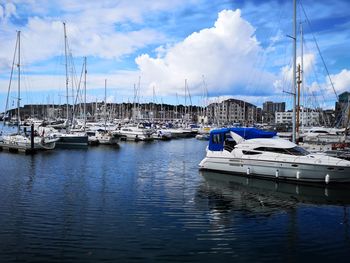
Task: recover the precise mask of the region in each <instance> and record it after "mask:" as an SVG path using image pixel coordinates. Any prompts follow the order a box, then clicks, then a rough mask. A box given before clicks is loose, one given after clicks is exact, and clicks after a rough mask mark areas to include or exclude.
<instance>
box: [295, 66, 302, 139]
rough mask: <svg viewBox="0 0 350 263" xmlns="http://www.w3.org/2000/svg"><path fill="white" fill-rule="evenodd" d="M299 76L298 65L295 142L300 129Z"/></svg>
mask: <svg viewBox="0 0 350 263" xmlns="http://www.w3.org/2000/svg"><path fill="white" fill-rule="evenodd" d="M300 74H301V69H300V64H299V65H298V81H297V84H298V103H297V108H296V111H297V120H296V134H297V141H298V140H299V127H300V84H301V80H300Z"/></svg>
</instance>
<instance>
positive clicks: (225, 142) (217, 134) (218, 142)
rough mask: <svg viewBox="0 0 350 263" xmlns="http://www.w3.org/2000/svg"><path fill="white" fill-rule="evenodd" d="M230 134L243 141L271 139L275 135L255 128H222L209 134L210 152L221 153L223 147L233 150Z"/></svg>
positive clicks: (232, 140)
mask: <svg viewBox="0 0 350 263" xmlns="http://www.w3.org/2000/svg"><path fill="white" fill-rule="evenodd" d="M230 132H234V133H236V134H238V135H239V136H241V137H242V138H243V139H245V140H249V139H256V138H272V137H274V136H276V135H277V133H276V132H269V131H263V130H259V129H257V128H222V129H216V130H212V131H211V132H210V138H209V147H208V149H209V150H210V151H222V150H223V149H224V147H227V148H231V149H233V148H234V146H235V145H236V143H237V142H236V141H235V140H234V139H233V138H232V136H231V134H230Z"/></svg>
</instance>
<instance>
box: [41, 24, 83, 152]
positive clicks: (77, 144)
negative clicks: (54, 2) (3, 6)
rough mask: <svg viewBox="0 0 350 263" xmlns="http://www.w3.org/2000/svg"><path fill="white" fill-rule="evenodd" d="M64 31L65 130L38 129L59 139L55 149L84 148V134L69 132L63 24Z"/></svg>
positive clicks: (70, 124)
mask: <svg viewBox="0 0 350 263" xmlns="http://www.w3.org/2000/svg"><path fill="white" fill-rule="evenodd" d="M63 29H64V51H65V71H66V83H65V85H66V99H67V101H66V115H67V119H66V121H65V124H66V125H65V126H66V127H65V130H60V131H58V130H56V129H54V128H53V127H48V126H47V127H39V132H42V133H45V134H50V135H51V136H52V137H55V138H59V140H58V141H57V143H56V144H57V147H60V148H82V147H83V148H85V147H87V146H88V136H87V135H86V133H85V132H81V131H79V132H73V131H71V127H72V122H73V120H72V119H73V118H72V117H70V114H69V112H70V111H69V96H68V89H69V77H68V43H67V32H66V24H65V23H63Z"/></svg>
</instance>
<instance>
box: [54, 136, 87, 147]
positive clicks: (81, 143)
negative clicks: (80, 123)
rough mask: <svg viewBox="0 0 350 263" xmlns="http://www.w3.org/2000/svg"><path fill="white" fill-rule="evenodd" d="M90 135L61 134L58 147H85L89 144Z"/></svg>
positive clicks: (57, 143)
mask: <svg viewBox="0 0 350 263" xmlns="http://www.w3.org/2000/svg"><path fill="white" fill-rule="evenodd" d="M88 142H89V141H88V136H87V135H86V136H81V135H74V134H65V135H61V136H59V140H58V141H57V142H56V147H57V148H85V147H87V146H88Z"/></svg>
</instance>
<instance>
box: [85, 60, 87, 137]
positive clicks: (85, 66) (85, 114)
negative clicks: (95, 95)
mask: <svg viewBox="0 0 350 263" xmlns="http://www.w3.org/2000/svg"><path fill="white" fill-rule="evenodd" d="M84 65H85V69H84V131H85V130H86V74H87V69H86V57H84Z"/></svg>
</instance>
